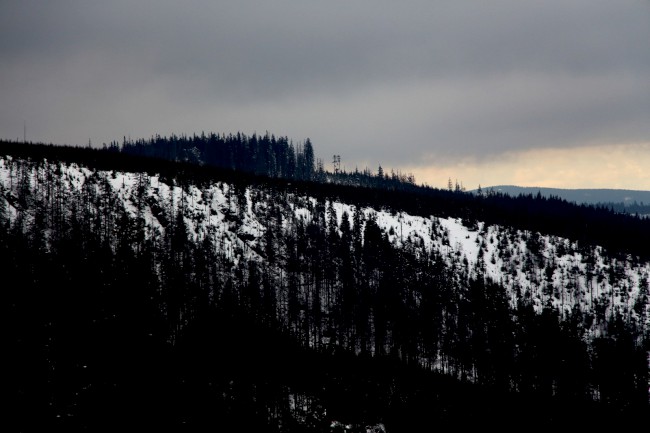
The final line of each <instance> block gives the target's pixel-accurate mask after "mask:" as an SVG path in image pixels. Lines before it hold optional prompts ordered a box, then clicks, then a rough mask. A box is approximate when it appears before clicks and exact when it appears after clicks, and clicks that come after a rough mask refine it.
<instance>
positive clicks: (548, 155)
mask: <svg viewBox="0 0 650 433" xmlns="http://www.w3.org/2000/svg"><path fill="white" fill-rule="evenodd" d="M649 167H650V142H645V143H635V144H617V145H607V146H603V145H600V146H591V147H582V148H571V149H531V150H525V151H522V152H510V153H507V154H505V155H504V156H503V157H502V158H500V159H499V160H489V161H477V160H475V159H465V160H463V161H459V162H457V163H451V164H444V165H443V164H441V165H436V164H431V165H428V166H413V167H404V168H403V169H401V171H402V172H405V173H412V174H413V175H414V176H415V180H416V182H417V183H418V184H427V185H429V186H432V187H437V188H446V187H447V182H448V180H449V179H451V180H452V183H455V182H456V181H458V183H461V184H462V185H463V186H464V187H465V188H466V189H468V190H472V189H476V188H477V187H478V186H479V185H480V186H481V187H484V188H485V187H490V186H495V185H515V186H521V187H545V188H565V189H582V188H603V189H630V190H641V191H650V169H649ZM389 170H390V169H389Z"/></svg>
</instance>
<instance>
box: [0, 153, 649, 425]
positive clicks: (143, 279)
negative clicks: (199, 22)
mask: <svg viewBox="0 0 650 433" xmlns="http://www.w3.org/2000/svg"><path fill="white" fill-rule="evenodd" d="M4 149H5V150H6V149H10V148H9V147H6V148H4ZM32 149H33V150H32V152H33V154H32V155H31V156H29V155H27V154H25V153H24V152H27V153H29V152H30V151H29V150H25V149H22V150H21V152H23V153H21V152H13V151H5V152H4V153H3V152H2V150H3V148H2V147H0V227H2V231H1V232H0V236H1V237H0V245H1V246H2V251H1V253H0V262H1V263H3V264H4V265H3V267H4V269H5V270H6V271H5V275H6V276H7V280H6V281H7V283H6V284H7V285H6V286H5V287H8V288H9V292H8V295H7V296H9V301H10V302H8V303H7V304H6V305H10V308H9V310H10V311H9V317H10V321H11V322H12V323H13V324H14V327H13V328H12V334H13V335H12V342H11V348H12V349H13V350H12V351H11V352H12V353H15V354H16V358H15V359H14V360H13V364H12V365H13V368H14V369H15V370H16V371H18V372H19V374H17V375H16V376H15V377H14V379H13V382H12V389H14V390H15V391H16V392H17V394H18V398H17V400H16V401H15V405H16V407H15V409H16V411H17V413H19V414H20V413H22V414H25V415H26V414H27V413H29V412H31V411H34V410H35V411H36V412H37V413H38V414H39V416H40V417H42V419H41V421H48V422H51V423H52V424H53V425H59V424H60V425H61V426H63V427H65V428H67V429H68V430H69V429H75V428H79V429H83V428H91V429H92V430H95V429H96V428H97V427H98V426H100V425H101V423H102V421H100V420H104V421H105V422H107V423H109V424H111V423H114V424H115V425H114V426H115V427H119V426H123V424H121V423H122V422H126V421H125V417H126V415H125V414H131V415H134V414H135V415H136V417H135V418H136V419H137V420H138V421H139V422H141V423H142V424H143V425H150V423H151V422H152V419H155V422H154V424H156V425H158V424H160V425H165V424H166V423H172V424H174V425H178V426H183V425H185V426H192V427H199V426H205V425H210V426H216V425H218V424H219V422H222V421H219V420H218V419H220V420H224V419H225V420H228V422H232V423H236V422H239V423H242V424H243V425H246V427H247V428H258V429H262V430H265V431H329V429H330V426H331V425H332V421H334V420H336V421H341V422H343V423H351V424H355V425H358V426H359V428H360V426H362V425H365V424H373V425H374V424H377V423H382V424H383V425H384V426H385V427H386V429H387V431H389V432H390V433H392V432H395V431H410V430H409V429H408V427H409V426H414V425H418V424H419V423H421V422H425V421H429V422H435V423H437V424H438V425H449V426H470V425H472V424H482V425H492V426H495V427H497V426H500V425H502V424H500V423H503V422H504V421H503V420H504V417H506V414H508V415H507V416H508V417H510V418H509V419H510V420H511V421H510V422H524V421H525V420H526V418H527V417H530V416H533V414H534V415H535V417H536V419H537V420H538V421H539V422H540V425H547V426H549V427H551V426H558V425H564V426H566V425H575V426H587V425H591V424H593V425H600V424H599V423H600V421H599V420H598V419H597V418H596V416H597V415H601V416H602V415H603V414H607V415H608V416H612V417H614V416H617V417H624V418H625V419H626V420H630V421H632V420H635V419H643V416H645V414H647V410H648V391H647V390H648V385H649V384H650V382H649V381H648V358H647V357H648V353H650V352H649V350H650V347H649V344H648V343H649V342H648V330H649V325H650V322H649V320H650V315H649V313H650V306H649V305H648V291H649V289H650V285H649V276H650V261H649V260H648V258H647V257H644V256H643V255H642V254H640V253H639V254H636V253H637V252H638V251H640V250H642V246H639V245H637V244H635V242H638V241H639V240H643V239H646V237H645V236H647V233H648V230H649V229H648V222H645V221H643V220H639V219H631V220H629V221H633V223H630V224H628V225H627V226H626V227H625V229H626V230H637V232H627V233H626V235H628V236H630V237H629V242H628V241H626V240H625V239H620V237H617V239H616V242H614V241H610V240H609V236H608V235H607V234H604V233H593V232H591V231H581V232H580V234H581V236H582V237H581V238H580V239H577V238H571V237H565V236H562V235H561V234H562V231H564V232H565V233H572V231H571V230H573V229H571V230H569V229H570V228H571V227H580V226H581V224H582V222H583V221H585V218H589V219H588V221H590V222H591V221H594V223H593V225H594V226H596V225H597V221H612V218H614V219H615V218H619V217H620V218H623V217H622V216H617V215H615V214H613V213H611V212H607V211H605V210H597V209H594V208H584V207H579V206H574V205H569V204H567V203H557V205H558V206H560V207H559V208H557V209H570V210H571V212H566V213H562V216H561V217H557V218H558V219H557V221H563V220H562V219H561V218H565V220H566V221H569V223H567V224H557V226H561V227H559V228H557V229H556V224H549V222H548V219H544V218H541V219H538V217H536V216H535V214H531V209H536V208H548V206H547V205H548V204H549V201H547V200H544V199H541V198H540V199H532V198H531V199H529V200H525V199H522V200H520V201H516V200H509V199H506V198H504V197H493V198H491V199H490V198H485V197H483V198H481V197H475V196H473V195H471V194H464V193H462V192H456V193H454V192H449V191H435V190H431V189H423V190H422V191H419V192H416V193H413V194H414V195H408V194H406V193H405V192H402V193H400V194H393V195H392V194H391V193H390V192H387V191H382V190H377V189H368V188H360V187H355V186H350V185H336V184H331V183H329V184H323V183H319V182H310V181H308V180H305V179H302V180H301V179H289V180H287V179H274V178H270V177H265V176H257V175H254V174H242V173H241V172H236V171H228V170H225V171H224V170H213V169H209V168H205V167H203V168H201V167H198V166H193V165H191V164H183V163H172V162H167V161H161V160H151V159H149V160H146V161H149V162H148V163H147V166H146V169H140V170H138V169H137V166H138V164H143V161H145V160H138V159H132V160H130V159H129V158H128V156H127V155H113V156H112V157H111V158H114V162H113V163H107V161H109V160H110V158H109V157H107V156H106V155H107V154H106V153H101V152H98V153H94V152H89V151H88V150H82V149H80V150H77V151H75V150H72V149H67V152H69V155H68V157H66V158H61V157H57V156H56V154H57V152H56V150H57V149H56V148H50V150H53V149H54V152H50V153H49V154H48V156H47V157H43V152H45V151H44V150H43V149H42V148H40V150H39V148H38V147H34V148H32ZM84 152H85V154H84ZM64 153H65V152H63V151H61V152H60V154H64ZM70 155H72V156H70ZM89 155H92V157H89ZM102 155H103V156H102ZM104 156H106V158H105V159H102V158H103V157H104ZM129 161H131V162H129ZM138 161H139V163H137V162H138ZM111 166H112V167H113V168H111ZM125 166H129V168H125ZM405 194H406V195H405ZM497 199H498V200H497ZM490 200H492V201H490ZM535 200H538V201H537V202H536V201H535ZM503 203H506V205H507V206H506V207H503ZM531 203H532V204H533V205H534V206H532V205H531ZM551 203H552V204H555V202H551ZM499 206H502V207H501V210H500V211H498V209H499ZM562 206H564V207H562ZM510 209H514V211H511V210H510ZM502 213H506V214H509V215H510V218H513V216H516V215H527V218H525V219H520V220H518V223H517V224H504V223H499V221H506V222H507V221H508V217H506V216H503V215H501V214H502ZM592 213H593V214H592ZM585 215H588V216H585ZM596 217H598V218H596ZM620 221H628V220H627V219H621V220H620ZM536 227H539V228H546V230H533V229H531V228H536ZM621 230H623V227H621ZM635 234H636V235H635ZM587 235H588V236H587ZM599 240H602V241H603V242H604V243H607V245H599V244H598V241H599ZM646 245H647V244H646ZM7 270H8V272H7ZM487 396H490V397H489V398H487V399H486V397H487ZM142 399H144V400H146V401H144V402H143V401H142ZM490 400H491V401H490ZM116 411H117V412H118V413H120V415H119V416H117V417H115V418H113V419H110V417H111V415H110V414H111V413H115V412H116ZM460 414H462V416H461V415H460ZM217 415H218V416H217ZM591 417H593V418H591ZM618 421H619V422H621V423H622V422H624V421H623V420H620V419H619V420H618ZM223 422H225V421H223ZM57 423H58V424H57Z"/></svg>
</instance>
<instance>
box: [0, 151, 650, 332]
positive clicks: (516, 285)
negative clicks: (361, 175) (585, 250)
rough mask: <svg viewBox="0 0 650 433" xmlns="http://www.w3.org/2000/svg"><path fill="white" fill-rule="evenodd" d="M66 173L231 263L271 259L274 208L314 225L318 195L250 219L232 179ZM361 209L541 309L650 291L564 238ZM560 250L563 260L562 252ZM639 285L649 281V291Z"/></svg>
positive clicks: (632, 267)
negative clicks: (170, 224) (173, 226)
mask: <svg viewBox="0 0 650 433" xmlns="http://www.w3.org/2000/svg"><path fill="white" fill-rule="evenodd" d="M15 162H16V161H15V160H14V159H12V158H11V157H7V156H3V157H0V194H2V195H5V196H6V195H7V194H15V189H16V185H17V182H18V174H17V173H16V170H15V167H16V164H15ZM59 166H60V170H61V174H60V178H61V180H62V182H63V187H64V188H65V190H67V191H69V192H70V193H73V194H78V193H80V192H81V191H82V189H83V188H84V186H86V187H87V186H91V187H93V188H100V186H99V185H100V183H98V180H102V181H106V182H107V184H108V186H109V188H110V190H111V191H112V192H113V193H115V194H116V196H117V197H118V198H119V200H120V201H121V202H122V203H123V204H124V207H125V209H126V211H127V212H128V213H129V214H130V216H131V217H134V218H135V217H136V216H138V214H139V215H140V216H141V217H142V218H143V219H144V221H145V227H146V228H147V233H153V232H156V233H161V234H162V233H164V230H165V226H164V224H163V223H162V222H161V220H160V219H159V218H157V217H156V216H155V215H154V213H153V212H152V208H151V206H150V205H149V204H148V203H149V202H155V203H158V204H159V206H160V207H161V208H162V209H166V210H167V212H169V211H171V215H168V217H171V218H173V217H174V216H175V212H176V211H177V210H178V208H179V205H180V204H181V203H184V206H183V209H184V210H185V213H184V215H183V219H184V221H185V224H186V226H187V228H188V231H189V233H190V236H191V237H192V238H193V239H195V240H201V239H203V238H204V237H205V236H206V235H208V234H213V235H214V236H215V239H216V240H217V242H216V246H215V247H216V248H218V249H219V250H220V251H221V252H223V253H224V254H226V256H227V257H229V258H230V259H232V261H233V265H234V266H237V265H238V264H239V263H240V261H242V260H243V261H248V260H256V261H262V260H264V258H263V257H262V256H260V254H259V253H258V252H257V251H259V246H260V245H261V242H263V241H262V239H263V236H264V233H265V232H266V230H267V229H268V228H267V225H266V224H267V223H266V221H267V211H268V209H271V208H272V207H273V205H274V204H275V205H281V206H284V207H285V208H286V209H289V210H290V212H291V215H290V218H289V217H288V215H287V214H285V213H283V216H282V229H283V230H292V229H293V224H294V223H295V222H292V221H291V219H295V221H300V220H302V221H303V222H305V223H307V222H309V221H311V219H312V218H313V217H314V215H312V211H311V210H310V209H313V208H314V205H315V204H316V203H317V200H316V198H314V197H308V196H296V195H295V194H293V195H292V194H288V196H289V199H288V200H287V202H286V203H272V201H273V200H277V198H275V199H273V198H271V195H270V192H269V191H267V190H265V189H263V188H261V187H256V188H250V187H249V188H247V189H246V191H245V194H244V197H245V199H246V203H245V206H244V207H243V209H244V212H243V214H242V215H239V211H238V209H239V204H238V203H237V196H236V194H233V187H232V186H230V185H229V184H228V183H227V182H214V183H212V184H210V185H209V186H207V187H205V188H203V189H199V188H197V187H196V186H191V187H189V188H186V190H185V191H183V189H182V188H181V187H180V186H178V185H169V184H167V183H165V182H164V181H162V180H161V179H160V177H159V176H155V175H154V176H148V175H146V174H140V173H122V172H113V171H91V170H88V169H87V168H83V167H79V166H77V165H76V164H69V165H65V164H60V165H59ZM12 167H13V168H12ZM48 167H49V169H53V168H54V166H53V165H49V166H48V165H44V164H41V165H40V168H38V169H37V168H36V165H31V170H32V172H31V173H30V182H31V187H32V189H33V190H34V191H38V185H37V184H38V182H39V180H38V179H41V180H42V179H45V177H46V174H47V173H46V172H45V170H48ZM139 181H144V182H143V183H144V185H145V191H144V194H145V200H144V205H143V206H141V210H140V212H139V211H138V199H137V187H138V183H139ZM12 188H13V190H11V189H12ZM10 190H11V191H10ZM256 197H259V199H256ZM6 203H7V205H8V206H6V208H7V213H6V216H7V217H8V218H9V219H11V220H13V219H15V218H16V216H17V214H18V212H19V211H20V210H19V209H17V208H16V207H14V205H13V204H12V203H11V202H10V201H6ZM332 207H333V209H334V211H335V212H336V219H337V221H338V223H339V225H340V224H341V221H342V215H343V212H347V213H348V216H349V220H350V223H352V219H353V215H354V213H355V211H356V208H355V206H353V205H351V204H348V203H342V202H339V201H337V202H334V203H332ZM325 209H326V210H328V209H329V203H326V204H325ZM359 211H360V212H362V214H363V215H364V221H365V220H367V219H368V218H370V217H371V216H374V217H375V218H376V221H377V224H378V225H379V227H380V228H381V229H382V231H383V232H384V233H385V234H386V236H387V239H388V240H389V242H391V243H392V244H393V245H394V246H396V247H397V248H406V247H414V249H415V250H416V251H417V250H418V249H419V250H420V251H421V252H422V253H427V254H429V253H431V252H435V253H437V254H439V255H440V257H442V258H443V259H444V260H445V262H446V263H447V265H448V266H460V267H463V266H464V267H465V268H466V269H467V277H477V276H478V275H481V276H483V277H484V278H486V279H488V280H491V281H494V282H498V283H502V284H503V285H504V286H505V287H506V289H507V291H508V294H509V298H510V299H511V301H512V302H513V303H514V302H515V301H516V300H517V297H518V296H519V295H518V294H517V293H529V294H530V295H531V298H532V299H533V303H534V306H535V309H536V310H537V311H540V310H541V308H542V306H543V305H544V304H545V303H548V302H550V303H551V304H552V305H553V306H554V307H556V308H560V309H563V311H569V310H570V309H571V308H573V307H574V306H578V307H579V308H580V309H581V310H582V311H588V310H590V309H592V308H593V305H594V302H595V301H596V300H597V299H613V300H614V306H613V307H614V308H617V309H621V310H622V311H627V312H630V311H631V309H632V305H633V302H634V299H635V298H636V297H637V296H638V294H639V291H640V290H645V291H647V290H648V287H647V284H648V283H647V281H648V276H649V275H650V263H648V262H644V263H640V264H637V263H635V262H633V261H631V260H628V261H625V262H620V261H617V260H616V259H615V258H612V257H608V256H606V255H605V253H604V251H603V249H602V248H600V247H595V248H593V249H592V250H591V255H592V257H593V264H592V265H591V266H588V264H587V263H586V257H585V256H584V255H583V254H582V252H581V251H579V250H578V248H577V245H576V244H575V243H574V242H571V241H570V240H568V239H563V238H560V237H557V236H550V235H539V241H540V242H539V243H540V251H539V253H538V254H534V253H532V252H531V251H529V250H528V247H527V243H526V239H527V238H528V237H529V236H531V235H534V234H531V233H528V232H523V231H520V230H512V229H511V228H508V227H502V226H499V225H487V224H485V223H483V222H480V221H479V222H477V223H476V224H473V225H472V227H467V226H466V225H465V224H464V223H463V221H462V220H461V219H458V218H450V217H447V218H441V217H437V216H435V215H430V216H429V217H421V216H415V215H409V214H407V213H404V212H391V211H388V210H385V209H372V208H362V209H359ZM561 246H563V249H564V251H565V253H564V254H562V255H559V253H558V250H559V248H560V247H561ZM481 248H482V249H483V250H482V258H481V257H480V256H481ZM465 261H466V264H465ZM527 264H528V265H527ZM549 267H550V268H549ZM547 268H549V269H552V273H550V275H547V271H546V269H547ZM616 269H619V270H620V272H619V274H620V275H619V276H618V277H617V278H615V279H613V280H611V281H610V279H609V278H604V279H600V280H599V279H598V278H597V275H599V274H603V275H607V272H608V271H609V270H616ZM479 272H480V274H479ZM549 277H550V278H549ZM642 282H645V286H643V287H642ZM548 284H550V285H551V286H552V292H553V293H552V294H548V293H547V294H545V288H546V287H547V286H548ZM610 308H611V307H610ZM593 332H594V333H596V334H597V333H598V330H597V329H594V330H593Z"/></svg>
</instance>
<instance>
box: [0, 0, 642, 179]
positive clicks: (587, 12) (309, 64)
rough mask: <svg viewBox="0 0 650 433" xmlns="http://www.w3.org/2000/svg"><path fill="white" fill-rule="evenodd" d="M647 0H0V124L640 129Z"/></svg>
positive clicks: (365, 137) (376, 132) (450, 150)
mask: <svg viewBox="0 0 650 433" xmlns="http://www.w3.org/2000/svg"><path fill="white" fill-rule="evenodd" d="M648 41H650V3H648V2H646V1H632V0H628V1H625V0H624V1H618V2H611V1H594V0H589V1H587V0H584V1H559V0H558V1H545V2H519V1H514V0H509V1H491V2H480V1H468V2H458V1H435V2H431V1H424V0H417V1H408V2H401V3H398V2H392V1H387V0H374V1H369V0H353V1H349V0H347V1H342V0H334V1H329V2H307V1H298V0H291V1H290V0H280V1H273V2H268V1H247V0H233V1H186V2H176V1H161V0H155V1H154V0H149V1H110V2H87V1H81V0H78V1H65V0H62V1H57V2H48V1H30V0H25V1H21V2H9V1H2V2H0V58H2V59H3V61H2V63H1V64H0V93H1V94H2V95H3V104H2V107H0V136H2V137H5V138H15V137H17V136H20V135H22V127H23V122H24V121H26V122H27V123H28V130H29V131H30V133H28V135H29V136H30V137H28V138H32V139H34V140H43V141H54V142H68V143H78V144H81V143H85V142H87V140H88V138H91V139H93V140H94V142H96V143H101V142H102V141H110V140H112V139H119V138H120V137H121V136H122V135H133V136H148V135H150V134H154V133H161V134H166V133H171V132H187V133H191V132H195V131H196V132H200V131H201V130H206V131H208V130H214V131H218V132H230V131H235V130H241V131H244V132H253V131H264V130H269V131H273V132H275V133H277V134H280V135H288V136H290V137H291V138H294V139H296V140H301V139H304V138H305V137H311V138H312V140H313V141H314V143H315V145H316V149H317V151H318V152H319V153H321V154H322V155H323V156H324V157H326V158H327V156H328V155H331V154H333V153H339V154H342V156H343V157H344V159H346V158H347V159H348V160H350V161H351V162H350V164H354V163H357V164H359V163H362V162H368V163H369V164H375V163H377V162H381V163H382V164H384V165H393V166H399V165H401V164H405V165H413V164H416V163H419V162H420V163H421V162H423V161H424V162H426V161H429V160H438V161H439V160H441V159H443V160H452V159H458V158H462V157H467V156H471V157H474V158H490V157H492V158H498V155H500V154H501V153H503V152H507V151H511V150H516V149H526V148H533V147H571V146H585V145H591V144H602V143H606V142H609V141H611V142H615V143H625V142H632V141H648V139H649V137H650V126H649V125H648V122H647V119H648V118H650V80H649V79H648V78H649V77H650V49H648Z"/></svg>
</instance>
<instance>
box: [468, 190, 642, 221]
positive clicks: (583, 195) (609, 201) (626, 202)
mask: <svg viewBox="0 0 650 433" xmlns="http://www.w3.org/2000/svg"><path fill="white" fill-rule="evenodd" d="M484 190H485V191H495V192H498V193H502V194H507V195H510V196H518V195H537V194H538V193H539V194H541V195H542V196H543V197H547V198H549V197H557V198H560V199H563V200H566V201H569V202H572V203H577V204H587V205H601V206H605V207H612V208H614V209H615V210H616V211H619V212H628V213H638V214H641V215H650V191H639V190H630V189H603V188H600V189H593V188H592V189H587V188H584V189H565V188H542V187H521V186H514V185H496V186H491V187H487V188H484ZM470 192H472V193H476V192H477V190H473V191H470Z"/></svg>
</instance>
